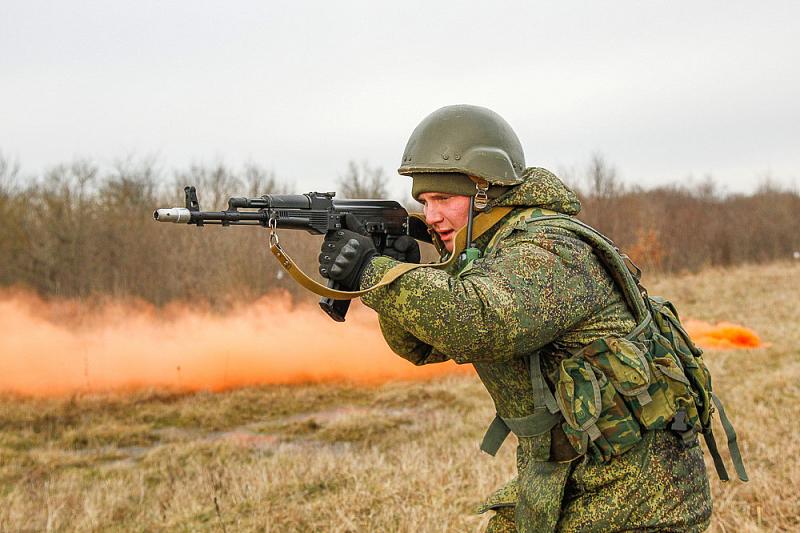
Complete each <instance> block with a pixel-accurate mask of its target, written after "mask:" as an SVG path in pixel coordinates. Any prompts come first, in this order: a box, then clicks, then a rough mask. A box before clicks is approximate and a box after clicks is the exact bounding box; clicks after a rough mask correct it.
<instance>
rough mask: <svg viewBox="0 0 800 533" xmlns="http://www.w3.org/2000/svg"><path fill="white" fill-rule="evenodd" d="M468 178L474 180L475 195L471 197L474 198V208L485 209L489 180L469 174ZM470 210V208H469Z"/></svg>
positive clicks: (487, 201)
mask: <svg viewBox="0 0 800 533" xmlns="http://www.w3.org/2000/svg"><path fill="white" fill-rule="evenodd" d="M470 179H472V181H474V182H475V190H476V192H475V196H473V199H474V200H475V203H474V208H473V209H477V210H478V211H483V210H484V209H486V206H487V205H489V194H488V191H489V182H488V181H486V180H482V179H480V178H475V177H472V176H470ZM470 211H472V210H470Z"/></svg>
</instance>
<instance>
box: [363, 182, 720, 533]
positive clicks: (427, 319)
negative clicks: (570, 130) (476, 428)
mask: <svg viewBox="0 0 800 533" xmlns="http://www.w3.org/2000/svg"><path fill="white" fill-rule="evenodd" d="M525 177H526V180H525V182H524V183H522V184H521V185H519V186H517V187H514V188H513V189H512V190H511V191H509V192H508V193H507V194H506V195H504V196H502V197H500V198H498V199H497V200H496V201H495V205H499V206H511V207H514V208H515V209H514V210H513V211H512V212H511V213H510V214H509V215H507V216H506V217H505V218H504V219H503V220H501V221H500V222H499V223H498V224H496V225H495V227H494V228H492V229H491V230H490V231H489V232H487V233H486V234H484V235H483V236H481V237H480V238H479V239H478V240H477V243H476V244H477V245H478V247H479V248H480V249H481V250H482V252H483V254H482V257H481V258H480V259H478V260H475V261H474V262H472V263H471V264H470V265H468V266H467V267H466V268H464V269H463V270H461V271H460V272H454V271H451V272H447V271H442V270H437V269H433V268H418V269H416V270H413V271H411V272H409V273H407V274H405V275H403V276H402V277H400V278H399V279H397V280H396V281H395V282H393V283H392V284H391V285H389V286H387V287H384V288H381V289H377V290H375V291H373V292H371V293H369V294H367V295H365V296H364V297H363V302H364V303H365V304H366V305H367V306H369V307H371V308H373V309H374V310H375V311H377V312H378V314H379V319H380V325H381V330H382V332H383V335H384V337H385V339H386V341H387V343H388V344H389V346H390V347H391V348H392V350H393V351H395V352H396V353H397V354H399V355H400V356H402V357H404V358H405V359H408V360H409V361H411V362H412V363H414V364H416V365H424V364H429V363H437V362H442V361H445V360H448V359H452V360H453V361H455V362H456V363H460V364H465V363H469V364H472V365H474V367H475V370H476V371H477V373H478V375H479V376H480V378H481V380H482V382H483V384H484V385H485V387H486V389H487V390H488V392H489V394H490V395H491V397H492V400H493V401H494V404H495V408H496V411H497V413H498V414H499V415H500V416H502V417H523V416H527V415H530V414H531V413H532V412H533V409H534V400H533V392H532V387H531V380H530V374H529V370H528V366H527V357H529V356H530V355H531V354H533V353H535V352H537V351H539V353H540V354H541V355H540V356H541V362H542V368H543V371H544V373H545V376H546V378H548V379H549V381H550V385H551V386H552V385H553V382H552V380H553V378H554V377H555V376H556V373H557V368H558V363H559V362H560V360H561V359H562V358H563V357H566V356H568V355H569V352H570V351H572V350H575V349H576V348H580V347H582V346H584V345H586V344H588V343H589V342H591V341H593V340H595V339H597V338H599V337H604V336H608V335H619V336H623V335H625V334H626V333H628V332H629V331H630V330H631V329H633V327H634V326H635V321H634V319H633V316H632V315H631V313H630V312H629V310H628V308H627V306H626V304H625V301H624V298H623V296H622V294H621V293H620V292H619V291H618V290H617V289H616V287H615V286H614V283H613V281H612V280H611V278H610V277H609V275H608V274H607V272H606V271H605V269H604V267H603V266H602V264H601V263H600V261H599V260H598V259H597V257H596V256H595V255H594V254H593V252H592V249H591V247H590V246H589V245H588V244H586V243H584V242H583V241H582V240H580V239H579V238H578V237H577V236H575V235H574V234H573V233H571V232H570V231H569V230H568V229H565V228H561V227H558V225H557V224H553V223H552V222H551V223H544V222H536V221H532V220H526V219H524V218H520V216H519V214H520V213H521V211H523V210H526V209H530V208H540V209H546V210H550V211H556V212H558V213H562V214H567V215H576V214H577V213H578V212H579V210H580V203H579V201H578V198H577V196H576V195H575V194H574V193H573V192H572V191H571V190H569V189H568V188H567V187H565V186H564V185H563V183H561V181H560V180H559V179H558V178H556V176H554V175H553V174H552V173H550V172H549V171H547V170H544V169H540V168H530V169H528V170H527V171H526V175H525ZM534 213H535V211H534ZM394 264H396V262H395V261H394V260H392V259H390V258H387V257H378V258H375V259H373V261H372V262H371V264H370V265H369V267H368V268H367V270H366V272H365V275H364V277H363V279H362V287H367V286H370V285H373V284H374V283H375V282H376V281H377V280H379V279H380V278H381V276H382V275H383V274H384V273H385V272H386V271H387V270H388V269H389V268H391V267H392V266H393V265H394ZM487 423H488V421H487ZM648 446H649V445H648ZM550 450H551V435H550V434H549V433H548V434H545V435H542V436H538V437H523V438H520V439H519V446H518V449H517V467H518V471H519V474H520V477H519V483H517V481H516V480H515V481H513V482H512V483H511V484H510V485H509V486H507V487H505V488H504V489H501V490H500V491H499V492H498V494H499V496H498V494H496V495H494V498H495V500H496V501H495V502H494V504H492V502H490V503H489V504H488V506H487V507H486V508H495V509H497V508H501V507H504V506H514V507H516V516H517V527H518V528H520V529H521V530H531V531H535V530H546V529H553V528H554V527H555V523H556V521H557V520H558V519H559V515H560V514H563V509H562V499H563V498H564V497H565V496H564V491H565V487H566V485H567V483H568V477H569V476H570V475H571V473H572V474H573V477H574V470H576V469H575V468H574V465H570V464H559V463H555V462H553V461H549V460H548V459H550ZM634 450H636V448H635V449H634ZM634 450H631V451H632V452H633V451H634ZM646 453H648V452H646ZM700 461H701V463H702V457H701V458H700ZM633 481H635V482H637V483H642V482H643V481H642V480H641V479H636V480H633ZM706 492H707V485H706ZM593 512H594V511H593ZM709 512H710V507H709ZM578 518H580V517H578ZM575 523H581V522H580V520H578V521H577V522H575ZM582 524H583V525H582V526H581V527H583V528H586V525H587V524H586V523H582ZM604 525H605V526H606V529H608V530H610V528H608V527H607V526H608V525H609V523H605V524H604Z"/></svg>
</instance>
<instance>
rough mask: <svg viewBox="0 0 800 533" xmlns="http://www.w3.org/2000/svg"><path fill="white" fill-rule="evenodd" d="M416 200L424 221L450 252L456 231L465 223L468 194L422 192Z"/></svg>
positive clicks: (467, 212) (467, 210)
mask: <svg viewBox="0 0 800 533" xmlns="http://www.w3.org/2000/svg"><path fill="white" fill-rule="evenodd" d="M418 200H419V201H420V203H421V204H422V211H423V213H424V214H425V222H427V223H428V225H429V226H431V227H432V228H433V231H435V232H436V234H437V235H438V236H439V238H440V239H442V242H443V243H444V247H445V248H447V251H448V252H452V251H453V239H454V238H455V236H456V231H458V230H460V229H461V228H463V227H464V226H466V225H467V219H468V218H469V196H459V195H455V194H445V193H440V192H424V193H422V194H420V195H419V198H418Z"/></svg>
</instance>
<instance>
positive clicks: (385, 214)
mask: <svg viewBox="0 0 800 533" xmlns="http://www.w3.org/2000/svg"><path fill="white" fill-rule="evenodd" d="M183 191H184V193H185V196H186V205H185V207H170V208H166V209H156V210H155V211H154V212H153V218H154V219H155V220H157V221H158V222H173V223H177V224H181V223H183V224H194V225H195V226H198V227H200V226H204V225H206V224H218V225H221V226H261V227H264V228H267V229H269V230H270V231H271V236H270V240H271V241H272V242H271V244H272V243H274V244H277V234H276V233H275V231H276V230H278V229H295V230H305V231H307V232H308V233H311V234H314V235H324V234H325V233H327V232H328V231H331V230H337V229H341V228H342V222H343V220H344V217H345V215H347V214H348V213H350V214H353V215H355V217H356V218H357V219H358V220H359V222H361V225H362V226H363V227H364V229H365V230H366V231H367V233H369V235H370V236H371V237H372V241H373V242H374V243H375V247H376V248H377V250H378V253H383V251H384V250H385V249H386V248H388V247H391V246H392V244H393V243H394V241H395V239H397V238H398V237H401V236H403V235H412V236H414V237H416V238H420V239H422V240H427V241H428V242H430V236H428V232H427V229H426V228H425V224H424V223H422V222H421V221H420V220H418V219H416V218H414V217H409V215H408V212H407V211H406V209H405V208H404V207H403V206H402V205H400V204H399V203H398V202H395V201H393V200H334V196H335V194H336V193H333V192H326V193H319V192H310V193H308V194H265V195H263V196H259V197H257V198H242V197H234V198H230V199H229V200H228V209H226V210H225V211H201V210H200V203H199V202H198V200H197V190H196V189H195V188H194V187H191V186H187V187H185V188H184V189H183ZM328 287H330V288H332V289H338V288H339V287H337V284H336V283H335V282H334V281H332V280H328ZM319 305H320V307H321V308H322V310H323V311H325V312H326V313H327V314H328V315H329V316H330V317H331V318H332V319H334V320H336V321H337V322H343V321H344V317H345V315H346V314H347V309H348V308H349V307H350V300H334V299H332V298H322V299H321V300H320V302H319Z"/></svg>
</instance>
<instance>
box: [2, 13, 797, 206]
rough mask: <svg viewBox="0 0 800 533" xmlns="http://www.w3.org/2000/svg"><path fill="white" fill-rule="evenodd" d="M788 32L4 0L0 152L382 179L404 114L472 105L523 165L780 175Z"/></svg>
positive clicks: (789, 93)
mask: <svg viewBox="0 0 800 533" xmlns="http://www.w3.org/2000/svg"><path fill="white" fill-rule="evenodd" d="M798 28H800V2H790V1H785V2H779V1H770V2H738V1H718V2H717V1H715V2H688V1H685V2H684V1H681V2H656V1H648V2H642V1H620V0H617V1H614V2H611V1H591V2H590V1H586V2H565V1H559V2H555V1H554V2H530V1H528V2H487V1H485V0H484V1H480V2H432V1H427V2H423V1H416V0H406V1H403V2H391V3H388V2H387V3H379V2H375V1H374V0H373V1H363V2H357V1H346V0H339V1H337V2H330V1H327V2H302V1H295V2H277V1H263V0H262V1H226V2H221V1H220V2H210V1H198V0H193V1H191V2H190V1H151V0H138V1H135V2H134V1H130V2H119V1H117V2H115V1H109V0H104V1H97V0H94V1H87V0H82V1H80V2H77V1H72V2H70V1H51V2H42V1H33V0H24V1H18V0H3V1H2V6H1V7H0V151H2V152H3V153H4V154H5V155H6V156H11V157H13V158H17V159H18V160H19V161H20V163H21V164H22V167H23V171H24V172H25V173H28V174H32V173H37V172H40V171H41V170H43V169H44V168H46V167H47V166H49V165H53V164H56V163H61V162H68V161H70V160H72V159H73V158H75V157H76V156H84V157H92V158H95V159H96V160H98V161H99V162H101V163H111V162H112V161H113V160H114V159H115V158H120V157H124V156H126V155H129V154H137V155H156V156H158V158H159V161H160V162H161V163H162V167H163V168H164V169H165V170H169V169H171V168H175V167H185V166H186V165H188V164H189V163H191V162H198V163H213V162H216V161H218V160H222V161H224V162H225V163H227V164H229V165H233V166H238V165H241V164H243V163H244V162H245V161H254V162H257V163H260V164H262V165H264V166H266V167H267V168H271V169H273V170H274V171H275V172H276V173H277V175H278V176H279V177H281V178H283V179H286V180H290V181H293V182H294V184H295V186H296V188H297V189H298V190H299V192H305V191H306V190H311V189H319V190H330V189H331V188H333V186H334V183H335V181H336V178H337V176H338V175H340V174H341V173H343V172H344V170H345V168H346V166H347V161H348V160H349V159H356V160H364V159H366V160H368V161H369V162H370V163H371V164H373V165H380V166H383V167H384V168H385V169H386V171H387V172H388V173H389V174H390V175H392V176H396V174H395V170H396V168H397V166H398V163H399V160H400V156H401V154H402V150H403V147H404V145H405V142H406V140H407V138H408V135H409V134H410V133H411V131H412V130H413V128H414V126H415V125H416V124H417V123H418V122H419V121H420V120H421V119H422V118H423V117H424V116H425V115H427V114H428V113H430V112H431V111H433V110H434V109H436V108H438V107H441V106H443V105H447V104H453V103H471V104H477V105H483V106H486V107H489V108H492V109H494V110H495V111H497V112H498V113H500V114H501V115H503V116H504V117H505V118H506V120H508V121H509V122H510V123H511V125H512V126H513V127H514V128H515V129H516V131H517V133H518V134H519V136H520V138H521V140H522V143H523V146H524V147H525V152H526V158H527V163H528V165H530V166H534V165H535V166H544V167H547V168H550V169H552V170H554V171H558V170H560V169H565V168H566V169H575V170H578V171H580V170H582V169H583V168H584V167H585V165H586V164H587V162H588V159H589V157H590V155H591V154H592V153H593V152H601V153H603V154H604V155H605V156H606V157H607V159H608V160H609V161H611V162H612V163H614V164H615V165H616V166H617V168H618V169H619V171H620V175H621V177H622V178H623V179H624V180H625V181H626V182H629V183H634V182H635V183H640V184H643V185H653V184H657V183H667V182H671V181H685V180H686V179H687V177H689V176H693V177H694V178H695V180H700V179H702V178H703V176H705V175H706V174H712V175H713V176H715V177H716V178H718V180H719V181H721V182H724V183H726V184H727V188H728V190H731V191H749V190H752V188H753V187H754V186H755V185H756V184H757V183H758V182H759V178H760V177H762V176H764V175H766V174H770V175H771V176H772V177H773V178H774V179H775V180H776V181H778V182H780V183H785V184H794V185H795V186H797V184H798V181H800V180H798V178H800V102H798V100H799V99H800V96H799V95H800V66H799V65H800V37H798V35H800V29H798ZM395 180H396V184H395V186H394V187H393V191H394V192H395V193H396V194H399V191H401V190H403V186H404V185H407V183H408V182H407V181H406V180H407V178H402V177H396V178H395Z"/></svg>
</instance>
